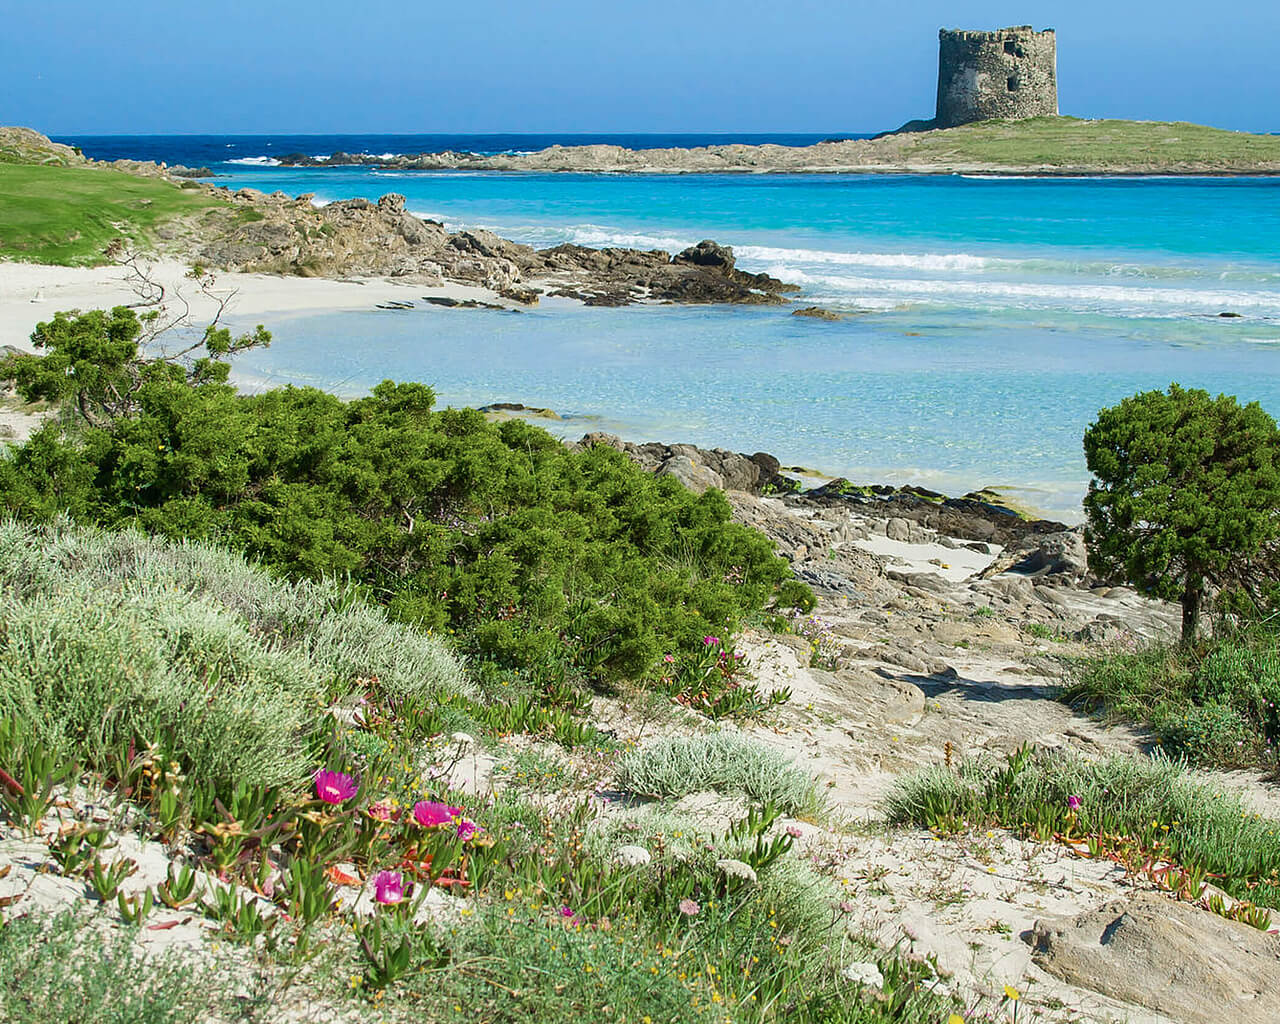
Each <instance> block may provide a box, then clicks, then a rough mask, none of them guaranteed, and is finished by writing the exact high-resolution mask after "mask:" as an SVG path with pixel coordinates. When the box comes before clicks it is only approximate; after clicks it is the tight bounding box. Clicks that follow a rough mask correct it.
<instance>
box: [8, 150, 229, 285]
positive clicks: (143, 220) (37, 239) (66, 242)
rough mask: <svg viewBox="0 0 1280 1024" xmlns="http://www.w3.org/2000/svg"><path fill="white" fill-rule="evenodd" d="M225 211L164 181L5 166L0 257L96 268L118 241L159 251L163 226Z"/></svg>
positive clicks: (87, 170)
mask: <svg viewBox="0 0 1280 1024" xmlns="http://www.w3.org/2000/svg"><path fill="white" fill-rule="evenodd" d="M223 205H224V204H223V203H221V202H219V201H218V200H217V199H215V198H213V197H211V196H209V195H208V194H207V193H206V192H205V190H204V189H201V188H190V189H187V188H183V187H181V186H179V185H177V184H174V183H173V182H170V181H167V180H166V179H164V178H159V177H143V176H140V175H136V174H128V173H125V172H123V171H117V170H108V169H106V168H102V167H90V166H85V167H64V166H57V165H48V164H23V163H8V162H3V161H0V259H15V260H25V261H28V262H33V263H52V264H55V265H59V266H95V265H98V264H101V263H104V262H106V260H105V258H104V257H103V254H102V253H103V249H105V248H106V246H107V244H108V243H109V242H111V241H113V240H115V239H118V238H122V237H123V238H126V239H128V240H129V241H130V242H132V243H133V244H135V245H138V246H141V247H143V248H147V249H151V248H155V246H156V242H157V231H158V230H159V229H161V228H162V227H163V226H166V225H173V224H174V223H175V222H177V221H179V220H181V219H184V218H193V217H198V216H199V215H200V214H202V213H204V212H205V211H208V210H211V209H215V208H218V207H221V206H223Z"/></svg>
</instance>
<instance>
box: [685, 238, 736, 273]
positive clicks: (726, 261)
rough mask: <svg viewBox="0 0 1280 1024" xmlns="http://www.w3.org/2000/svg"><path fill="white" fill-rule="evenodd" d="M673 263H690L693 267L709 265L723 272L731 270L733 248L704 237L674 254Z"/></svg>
mask: <svg viewBox="0 0 1280 1024" xmlns="http://www.w3.org/2000/svg"><path fill="white" fill-rule="evenodd" d="M672 262H673V263H691V264H693V265H694V266H695V267H711V268H712V269H715V270H720V271H722V272H724V273H726V274H727V273H729V271H731V270H733V249H731V248H730V247H729V246H727V245H720V244H719V243H717V242H713V241H711V239H709V238H704V239H703V240H702V241H701V242H699V243H698V244H697V245H691V246H689V248H687V249H685V250H684V252H682V253H680V255H678V256H676V257H675V258H674V259H673V260H672Z"/></svg>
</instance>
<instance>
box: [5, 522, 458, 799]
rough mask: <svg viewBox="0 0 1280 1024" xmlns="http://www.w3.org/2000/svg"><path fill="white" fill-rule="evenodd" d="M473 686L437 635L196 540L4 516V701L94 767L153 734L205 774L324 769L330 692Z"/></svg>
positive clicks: (282, 779) (441, 695)
mask: <svg viewBox="0 0 1280 1024" xmlns="http://www.w3.org/2000/svg"><path fill="white" fill-rule="evenodd" d="M370 690H372V691H375V692H376V693H377V694H379V695H382V696H383V697H384V698H387V699H400V700H404V699H409V698H418V699H422V698H426V697H428V696H430V697H431V698H432V699H433V700H435V701H437V702H438V701H439V700H443V699H448V698H451V697H462V698H464V699H465V697H466V695H468V694H472V693H474V690H473V688H472V687H470V686H469V684H468V683H467V682H466V680H465V677H464V675H463V671H462V668H461V666H460V664H459V663H458V661H457V659H456V658H454V657H453V656H452V655H451V654H450V653H449V651H448V649H447V647H446V646H445V645H444V643H443V642H441V641H440V640H439V639H436V638H433V637H429V636H426V635H424V634H422V633H420V632H418V631H416V630H413V629H411V628H408V627H406V626H403V625H398V624H396V623H393V622H389V621H387V619H386V617H385V616H384V615H383V614H382V613H381V612H379V611H377V610H376V609H371V608H368V607H366V606H364V605H363V604H361V603H360V602H358V601H351V600H349V599H348V598H347V597H346V596H345V595H344V594H343V593H342V591H340V590H339V589H338V588H337V587H336V586H333V585H331V584H326V583H310V582H301V583H294V584H289V583H281V582H279V581H275V580H272V579H271V578H270V577H269V576H268V575H267V574H266V573H265V572H264V571H262V570H261V569H257V568H254V567H252V566H250V565H248V564H247V563H246V562H245V561H244V559H243V558H240V557H238V556H235V555H231V554H228V553H227V552H224V551H220V550H218V549H216V548H213V547H209V546H206V545H199V544H183V545H175V544H170V543H168V542H165V541H163V540H159V539H153V538H148V537H145V536H142V535H140V534H137V533H133V532H124V533H102V532H99V531H95V530H90V529H81V528H75V527H72V526H69V525H67V524H65V523H58V524H54V525H51V526H48V527H34V526H28V525H23V524H20V523H16V522H13V521H8V522H0V704H3V706H4V707H5V708H7V709H10V710H12V711H14V712H16V713H17V714H18V715H19V716H20V717H21V718H22V719H23V720H24V721H26V722H27V723H30V724H31V725H32V727H33V728H34V729H35V730H36V733H37V735H38V737H39V738H40V740H41V741H43V742H44V743H46V744H48V745H49V746H50V747H52V748H53V749H55V750H56V751H58V752H59V753H60V754H61V755H62V756H63V757H64V758H67V759H70V760H73V761H75V762H77V763H79V764H80V765H82V766H84V767H95V768H106V767H108V762H109V761H110V760H111V759H112V758H118V757H119V756H120V755H121V752H122V751H127V750H128V748H129V747H130V746H131V745H132V746H133V747H134V749H137V750H141V749H144V748H145V747H147V746H148V745H149V744H156V745H158V746H159V748H160V749H161V750H162V751H164V752H165V753H166V754H167V756H170V757H174V758H176V759H177V760H178V761H179V763H180V764H181V765H182V768H183V770H184V772H185V773H186V774H189V775H192V776H194V777H195V778H196V779H197V781H199V782H200V783H202V784H203V783H212V784H214V785H215V786H217V787H219V788H225V787H227V786H230V785H233V784H235V783H237V782H247V783H250V784H254V785H262V786H278V785H282V784H287V783H294V784H297V783H301V782H302V781H303V780H304V779H305V777H306V776H307V775H308V774H309V773H310V772H311V771H313V770H314V763H313V761H314V751H313V750H311V749H310V746H309V744H310V742H311V737H312V734H313V733H314V732H315V730H316V729H317V726H318V724H319V723H320V722H321V719H322V715H323V713H324V710H325V708H326V707H327V706H328V705H329V703H330V702H333V701H341V700H347V699H350V698H352V697H353V696H357V695H358V696H364V695H365V692H366V691H370Z"/></svg>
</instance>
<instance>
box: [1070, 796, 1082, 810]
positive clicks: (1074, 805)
mask: <svg viewBox="0 0 1280 1024" xmlns="http://www.w3.org/2000/svg"><path fill="white" fill-rule="evenodd" d="M1067 806H1068V807H1070V808H1071V809H1072V810H1073V811H1078V810H1080V798H1079V797H1078V796H1069V797H1067Z"/></svg>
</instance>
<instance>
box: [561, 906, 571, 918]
mask: <svg viewBox="0 0 1280 1024" xmlns="http://www.w3.org/2000/svg"><path fill="white" fill-rule="evenodd" d="M560 916H561V917H573V908H572V907H569V906H564V907H561V908H560Z"/></svg>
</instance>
